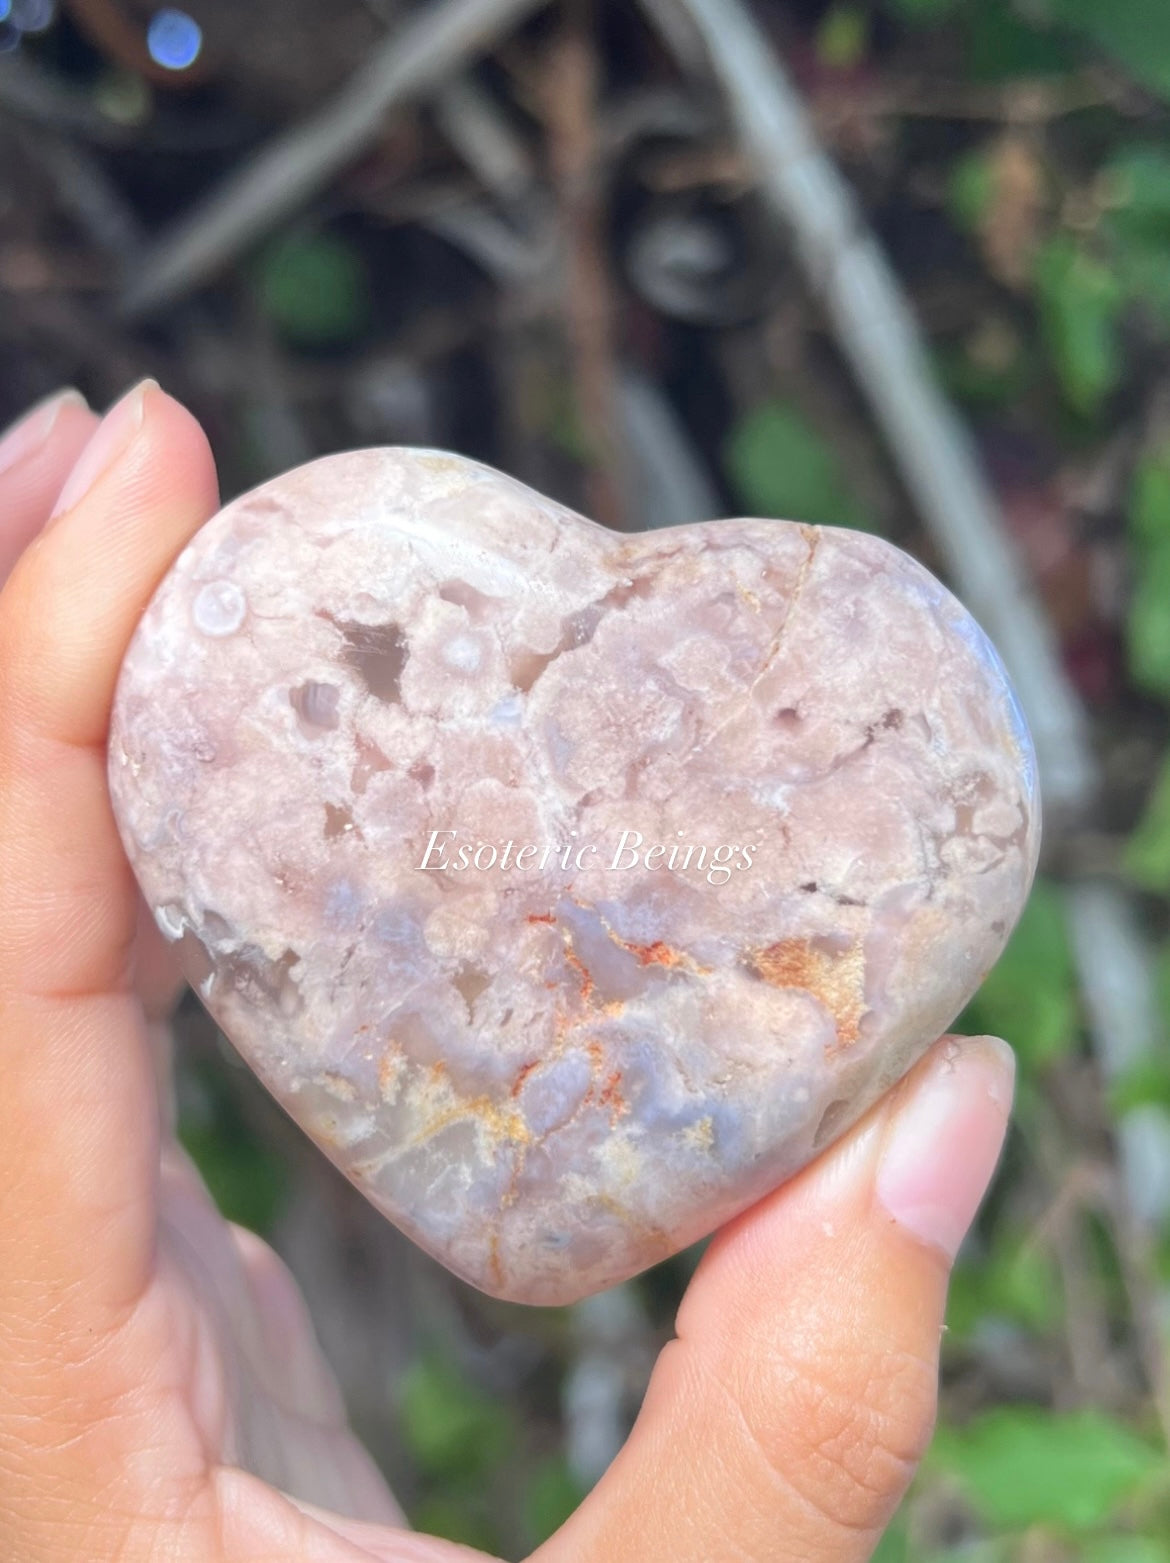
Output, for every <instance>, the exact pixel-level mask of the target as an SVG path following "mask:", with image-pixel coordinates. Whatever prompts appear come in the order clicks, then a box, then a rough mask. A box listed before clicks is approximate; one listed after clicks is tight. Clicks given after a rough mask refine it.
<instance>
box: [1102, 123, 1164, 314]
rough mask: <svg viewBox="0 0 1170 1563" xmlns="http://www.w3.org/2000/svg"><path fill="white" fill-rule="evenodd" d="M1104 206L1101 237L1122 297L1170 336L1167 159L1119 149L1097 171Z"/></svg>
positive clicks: (1157, 152) (1155, 152) (1150, 151)
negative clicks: (1109, 251) (1146, 310)
mask: <svg viewBox="0 0 1170 1563" xmlns="http://www.w3.org/2000/svg"><path fill="white" fill-rule="evenodd" d="M1101 184H1102V187H1103V191H1104V193H1105V198H1106V201H1107V203H1108V210H1107V212H1106V214H1105V218H1104V220H1103V222H1102V232H1103V233H1104V234H1105V235H1106V236H1107V238H1108V239H1109V241H1110V243H1111V245H1112V249H1113V256H1114V269H1115V271H1116V273H1117V277H1118V281H1119V282H1120V284H1121V286H1122V288H1123V290H1124V292H1125V294H1126V295H1127V297H1128V298H1130V299H1133V300H1135V301H1136V302H1139V303H1142V304H1145V305H1146V306H1147V307H1148V308H1149V309H1150V310H1152V311H1153V314H1154V318H1155V320H1156V321H1157V323H1158V325H1159V327H1160V328H1161V330H1162V331H1163V332H1166V331H1170V265H1168V264H1167V260H1166V256H1167V251H1168V249H1170V154H1168V153H1166V152H1164V151H1162V150H1161V149H1159V148H1157V147H1151V146H1133V147H1127V148H1124V149H1123V150H1122V151H1121V152H1120V153H1118V155H1117V156H1116V157H1114V158H1113V160H1112V161H1111V162H1110V163H1108V164H1106V166H1105V168H1104V169H1103V171H1102V179H1101Z"/></svg>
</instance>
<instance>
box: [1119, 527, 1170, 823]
mask: <svg viewBox="0 0 1170 1563" xmlns="http://www.w3.org/2000/svg"><path fill="white" fill-rule="evenodd" d="M1126 632H1127V639H1128V647H1129V670H1130V673H1131V674H1132V675H1133V679H1134V682H1135V683H1136V684H1138V685H1139V686H1140V687H1141V688H1142V689H1146V690H1148V691H1149V692H1150V693H1151V694H1155V695H1161V696H1163V697H1165V698H1167V699H1170V543H1166V542H1163V543H1162V544H1160V545H1159V546H1157V547H1155V548H1151V549H1150V550H1148V552H1147V554H1146V557H1145V559H1144V560H1143V561H1142V563H1141V569H1140V571H1139V573H1138V576H1137V579H1136V581H1135V582H1134V587H1133V595H1132V597H1131V598H1130V604H1129V616H1128V619H1127V621H1126ZM1167 823H1168V825H1170V820H1168V821H1167Z"/></svg>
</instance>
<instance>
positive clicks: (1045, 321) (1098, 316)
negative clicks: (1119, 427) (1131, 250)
mask: <svg viewBox="0 0 1170 1563" xmlns="http://www.w3.org/2000/svg"><path fill="white" fill-rule="evenodd" d="M1036 284H1037V291H1038V296H1039V303H1040V325H1041V330H1042V332H1043V335H1044V340H1045V343H1046V345H1047V347H1048V352H1049V355H1050V357H1051V359H1052V362H1053V365H1054V367H1055V369H1056V373H1057V377H1058V379H1059V381H1060V385H1061V389H1062V391H1063V392H1064V396H1065V400H1066V401H1067V402H1068V404H1069V406H1070V407H1072V408H1073V409H1074V410H1075V411H1076V412H1079V413H1082V414H1084V415H1086V416H1091V415H1092V414H1094V413H1096V412H1097V411H1098V410H1099V408H1100V406H1101V404H1102V402H1103V401H1104V400H1105V398H1106V397H1107V396H1108V395H1109V394H1110V392H1111V391H1112V390H1113V389H1114V387H1115V386H1116V385H1117V382H1118V380H1119V378H1120V376H1121V348H1120V343H1119V340H1118V334H1117V323H1118V317H1119V315H1120V313H1121V307H1122V304H1123V302H1124V299H1123V293H1122V288H1121V284H1120V283H1119V281H1118V279H1117V277H1116V276H1115V275H1114V273H1113V271H1112V270H1111V269H1110V268H1109V267H1108V266H1106V265H1105V264H1104V263H1103V262H1102V261H1100V260H1098V259H1096V257H1094V256H1093V255H1090V254H1089V252H1088V250H1086V249H1085V248H1084V247H1083V246H1082V245H1081V244H1079V243H1078V242H1077V241H1076V240H1074V239H1072V238H1070V237H1069V236H1068V235H1066V234H1060V235H1058V236H1057V237H1056V238H1054V239H1050V240H1049V241H1048V243H1047V244H1045V245H1044V246H1043V248H1042V249H1041V250H1040V252H1039V254H1038V256H1037V258H1036Z"/></svg>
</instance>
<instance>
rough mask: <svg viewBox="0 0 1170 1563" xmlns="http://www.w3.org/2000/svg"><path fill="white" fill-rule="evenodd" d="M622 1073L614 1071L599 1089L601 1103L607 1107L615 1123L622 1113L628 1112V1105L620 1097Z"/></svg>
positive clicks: (617, 1070) (621, 1096)
mask: <svg viewBox="0 0 1170 1563" xmlns="http://www.w3.org/2000/svg"><path fill="white" fill-rule="evenodd" d="M621 1086H622V1072H621V1070H620V1069H615V1070H614V1072H613V1073H612V1074H611V1075H610V1077H609V1079H608V1080H606V1082H605V1084H604V1085H603V1086H602V1088H601V1103H602V1106H603V1107H608V1108H609V1110H610V1114H611V1116H612V1117H613V1119H614V1120H615V1121H616V1120H617V1119H618V1118H620V1117H621V1115H622V1114H623V1113H624V1112H628V1111H629V1103H628V1102H627V1101H626V1099H625V1097H624V1096H623V1095H622V1089H621Z"/></svg>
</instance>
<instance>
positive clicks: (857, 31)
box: [817, 4, 869, 71]
mask: <svg viewBox="0 0 1170 1563" xmlns="http://www.w3.org/2000/svg"><path fill="white" fill-rule="evenodd" d="M868 47H869V18H868V17H867V15H866V13H865V11H864V10H863V9H862V7H861V6H858V5H848V4H839V5H834V6H832V7H830V9H829V10H828V11H826V13H825V17H824V20H823V21H822V22H821V25H820V27H819V28H818V29H817V58H818V59H819V60H820V62H821V64H822V65H826V66H828V68H829V69H830V70H837V71H847V70H851V69H852V68H853V67H854V66H856V65H860V64H861V62H862V60H863V59H864V58H865V54H866V50H867V49H868Z"/></svg>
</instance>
